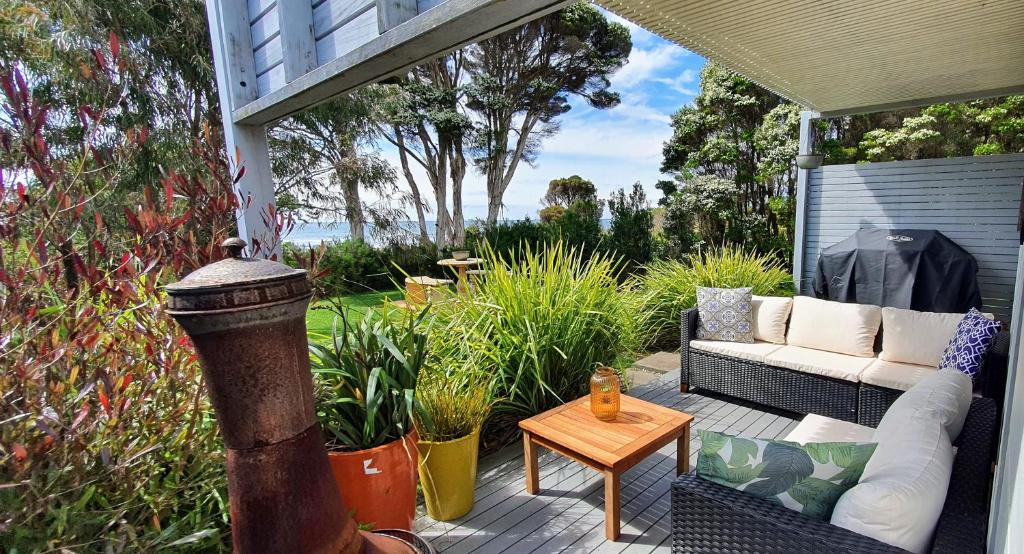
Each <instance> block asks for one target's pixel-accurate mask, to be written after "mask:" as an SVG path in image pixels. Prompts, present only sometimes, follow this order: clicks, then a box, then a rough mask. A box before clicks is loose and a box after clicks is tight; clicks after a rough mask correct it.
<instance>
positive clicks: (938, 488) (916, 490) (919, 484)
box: [832, 413, 953, 553]
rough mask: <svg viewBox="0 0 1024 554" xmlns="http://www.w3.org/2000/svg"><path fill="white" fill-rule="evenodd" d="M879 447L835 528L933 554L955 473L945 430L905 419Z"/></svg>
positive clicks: (921, 417)
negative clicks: (842, 528) (932, 547)
mask: <svg viewBox="0 0 1024 554" xmlns="http://www.w3.org/2000/svg"><path fill="white" fill-rule="evenodd" d="M875 438H876V440H877V441H878V447H877V448H876V449H875V453H874V454H873V455H872V456H871V459H870V460H868V463H867V466H866V467H865V468H864V474H863V475H862V476H861V478H860V482H859V483H858V484H857V485H856V486H854V487H853V488H852V489H850V490H848V491H846V492H845V493H844V494H843V495H842V496H841V497H840V498H839V502H837V503H836V508H835V511H834V512H832V524H833V525H837V526H839V527H844V528H846V529H849V530H851V531H853V532H854V533H860V534H861V535H866V536H869V537H872V538H874V539H877V540H879V541H882V542H884V543H887V544H891V545H894V546H898V547H900V548H904V549H906V550H909V551H911V552H918V553H924V552H928V550H929V547H930V546H931V542H932V535H933V534H934V532H935V526H936V525H937V524H938V521H939V515H940V514H941V513H942V505H943V503H944V502H945V500H946V491H947V489H948V488H949V479H950V475H951V474H952V472H953V446H952V445H951V444H950V441H949V437H948V436H946V430H945V429H944V428H943V426H942V425H941V424H940V423H939V422H938V421H936V420H934V419H931V418H929V417H928V414H926V413H919V414H913V415H911V416H910V417H907V418H904V419H903V420H902V421H901V425H899V426H896V427H894V428H893V429H891V430H890V431H889V432H888V433H886V434H884V435H882V436H879V434H878V433H876V434H875Z"/></svg>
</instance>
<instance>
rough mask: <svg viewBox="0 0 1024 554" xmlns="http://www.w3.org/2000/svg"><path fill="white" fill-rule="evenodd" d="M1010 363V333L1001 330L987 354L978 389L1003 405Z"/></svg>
mask: <svg viewBox="0 0 1024 554" xmlns="http://www.w3.org/2000/svg"><path fill="white" fill-rule="evenodd" d="M1009 365H1010V333H1009V332H1007V331H1000V332H999V333H998V334H996V339H995V342H993V343H992V348H991V349H989V351H988V355H987V356H985V364H984V366H983V367H982V368H981V374H980V376H979V377H978V381H979V382H978V390H979V392H981V395H982V396H985V397H987V398H994V399H995V400H996V405H997V406H998V407H1002V403H1003V397H1004V396H1005V395H1006V375H1007V372H1008V371H1009V369H1008V368H1009Z"/></svg>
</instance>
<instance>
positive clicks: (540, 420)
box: [519, 395, 693, 541]
mask: <svg viewBox="0 0 1024 554" xmlns="http://www.w3.org/2000/svg"><path fill="white" fill-rule="evenodd" d="M692 421H693V416H691V415H689V414H685V413H683V412H679V411H676V410H672V409H669V408H665V407H663V406H659V405H657V404H652V403H650V402H646V401H644V400H640V399H638V398H633V397H632V396H626V395H623V396H622V397H621V398H620V410H619V413H618V415H617V416H616V418H615V420H614V421H601V420H599V419H597V418H596V417H595V416H594V414H593V413H591V411H590V395H587V396H584V397H583V398H580V399H577V400H574V401H572V402H569V403H568V404H564V405H562V406H559V407H557V408H554V409H552V410H548V411H546V412H544V413H542V414H538V415H535V416H533V417H531V418H529V419H525V420H523V421H521V422H519V427H520V428H522V429H523V453H524V456H525V461H526V464H525V465H526V492H527V493H529V494H537V493H538V492H539V490H540V486H539V485H540V484H539V479H538V474H537V446H543V447H545V448H547V449H549V450H552V451H554V452H558V453H559V454H561V455H563V456H565V457H567V458H569V459H572V460H575V461H577V462H579V463H581V464H583V465H585V466H587V467H589V468H591V469H593V470H595V471H597V472H600V473H603V474H604V528H605V536H606V537H607V538H608V540H612V541H613V540H616V539H618V538H619V508H620V502H619V498H620V497H619V493H620V490H621V484H620V478H621V477H622V474H623V473H624V472H625V471H626V470H628V469H629V468H631V467H633V466H635V465H636V464H638V463H640V462H641V461H642V460H643V459H644V458H646V457H647V456H650V455H651V454H653V453H655V452H657V451H658V449H660V448H661V447H663V446H665V445H666V444H669V443H670V442H672V441H673V440H675V441H676V456H677V458H676V473H677V475H681V474H683V473H686V472H687V471H689V461H690V423H691V422H692Z"/></svg>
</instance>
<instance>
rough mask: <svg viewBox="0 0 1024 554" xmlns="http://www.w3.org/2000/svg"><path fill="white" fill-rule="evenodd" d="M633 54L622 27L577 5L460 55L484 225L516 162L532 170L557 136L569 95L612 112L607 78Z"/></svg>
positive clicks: (494, 213)
mask: <svg viewBox="0 0 1024 554" xmlns="http://www.w3.org/2000/svg"><path fill="white" fill-rule="evenodd" d="M632 47H633V44H632V41H631V39H630V34H629V30H628V29H627V28H626V27H625V26H624V25H622V24H620V23H616V22H610V21H608V19H607V18H606V17H605V15H604V14H603V13H601V11H600V10H598V9H597V8H596V7H594V6H592V5H590V4H589V3H588V2H577V3H575V4H572V5H570V6H568V7H566V8H565V9H563V10H560V11H557V12H555V13H552V14H550V15H547V16H544V17H540V18H538V19H535V20H533V21H530V22H529V23H526V24H525V25H522V26H520V27H516V28H515V29H512V30H510V31H507V32H505V33H502V34H499V35H497V36H494V37H491V38H489V39H487V40H484V41H481V42H479V43H478V44H476V45H474V46H471V47H468V48H466V49H465V51H466V53H467V58H468V59H467V67H468V69H469V73H470V84H469V85H468V86H466V87H465V93H466V102H465V107H466V108H467V109H468V110H469V111H471V112H473V116H474V118H475V120H476V122H477V125H476V132H475V133H474V135H473V138H472V152H473V154H474V155H475V158H474V160H473V162H474V164H475V165H476V167H477V169H478V170H479V171H480V173H482V174H483V175H484V176H485V179H486V182H487V193H488V211H487V222H488V223H490V224H495V223H497V219H498V212H499V210H500V208H501V201H502V198H503V196H504V194H505V190H506V189H507V188H508V186H509V183H511V181H512V177H513V176H514V175H515V171H516V168H517V167H518V166H519V164H520V162H526V163H532V162H533V161H534V160H535V159H536V157H537V154H538V152H539V149H540V146H541V139H543V138H544V137H547V136H551V135H553V134H555V133H557V132H558V125H557V119H558V117H559V116H561V115H562V114H564V113H566V112H568V111H569V110H570V109H571V107H572V106H571V104H570V103H569V96H570V95H575V96H578V97H580V98H581V99H583V100H584V101H586V102H587V103H588V104H589V105H590V106H592V107H594V108H597V109H606V108H612V107H615V106H616V105H618V103H619V95H618V93H615V92H613V91H612V90H611V81H610V80H609V77H610V76H611V75H612V73H614V72H615V71H616V70H618V69H619V68H621V67H622V66H623V65H625V64H626V62H627V60H628V58H629V53H630V51H631V50H632ZM569 205H571V202H570V203H567V204H566V205H565V206H564V207H566V208H568V207H569Z"/></svg>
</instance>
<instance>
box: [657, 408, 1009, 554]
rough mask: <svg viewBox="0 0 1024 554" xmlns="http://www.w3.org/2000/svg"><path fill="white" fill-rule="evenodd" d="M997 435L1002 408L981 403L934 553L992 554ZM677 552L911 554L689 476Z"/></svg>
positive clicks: (676, 519) (959, 456)
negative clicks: (989, 552)
mask: <svg viewBox="0 0 1024 554" xmlns="http://www.w3.org/2000/svg"><path fill="white" fill-rule="evenodd" d="M997 434H998V418H997V414H996V405H995V402H994V401H993V400H992V399H990V398H979V397H976V398H974V399H973V401H972V402H971V404H970V409H969V410H968V412H967V418H966V420H965V423H964V426H963V430H962V431H961V432H960V434H959V436H958V437H957V440H956V442H955V443H954V445H955V446H956V447H957V450H956V455H955V457H954V458H953V467H952V472H951V474H950V482H949V488H948V489H947V493H946V496H945V498H946V500H945V503H944V504H943V506H942V511H941V515H940V516H939V519H938V524H937V526H936V528H935V533H934V535H933V537H934V539H933V542H932V543H931V549H930V551H931V552H933V553H942V554H945V553H950V554H952V553H956V554H970V553H981V552H985V540H986V532H987V528H988V501H989V490H990V485H991V478H992V473H991V471H992V462H993V460H994V453H995V444H996V440H997ZM672 552H674V553H679V554H683V553H712V552H722V553H725V552H729V553H750V554H755V553H758V554H759V553H765V552H777V553H789V552H807V553H817V552H821V553H828V554H839V553H854V552H900V553H904V554H905V553H906V552H907V551H906V550H903V549H901V548H897V547H895V546H892V545H889V544H885V543H883V542H880V541H878V540H875V539H873V538H871V537H868V536H865V535H861V534H858V533H855V532H853V531H850V530H847V529H844V528H842V527H838V526H836V525H832V524H831V523H829V522H825V521H819V520H815V519H811V518H809V517H807V516H805V515H803V514H801V513H799V512H796V511H794V510H790V509H788V508H785V507H782V506H781V505H779V504H776V503H773V502H770V501H767V500H764V499H762V498H758V497H755V496H752V495H750V494H747V493H744V492H741V491H738V490H735V489H731V488H728V487H724V486H722V485H718V484H715V483H712V482H710V481H706V480H704V479H701V478H699V477H697V476H695V475H693V474H689V475H683V476H681V477H679V478H678V479H677V480H676V481H674V482H673V484H672Z"/></svg>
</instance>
